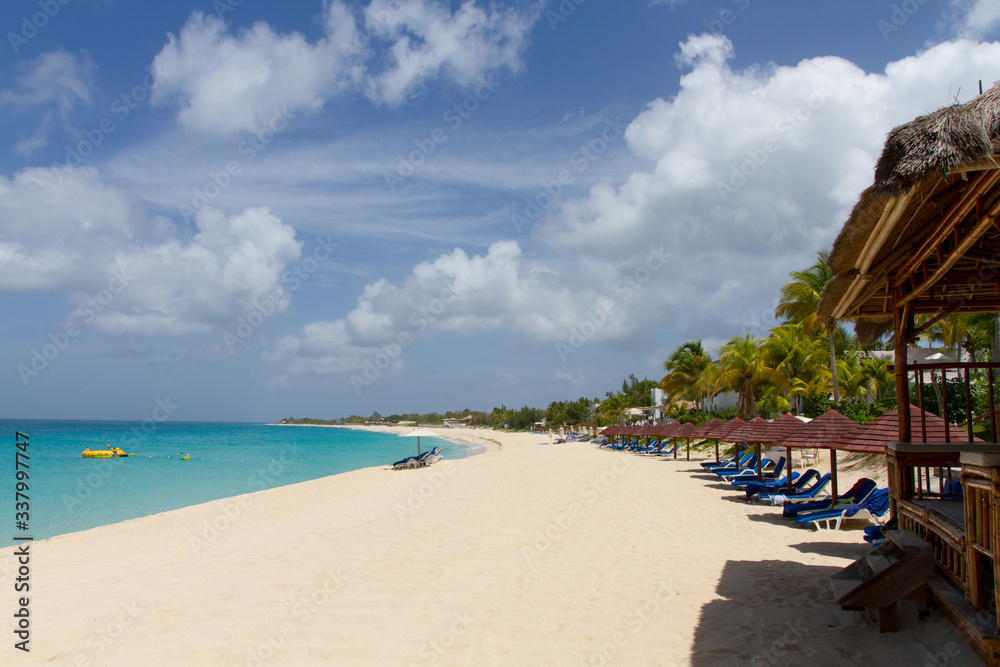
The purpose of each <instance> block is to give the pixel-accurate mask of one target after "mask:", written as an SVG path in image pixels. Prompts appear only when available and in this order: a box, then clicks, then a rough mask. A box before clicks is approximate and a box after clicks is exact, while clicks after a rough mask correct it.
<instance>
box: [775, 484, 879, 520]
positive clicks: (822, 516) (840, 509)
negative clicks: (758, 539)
mask: <svg viewBox="0 0 1000 667" xmlns="http://www.w3.org/2000/svg"><path fill="white" fill-rule="evenodd" d="M888 513H889V489H877V490H875V491H874V492H872V493H871V495H869V496H868V497H867V498H865V500H864V502H862V503H860V504H857V505H855V504H854V503H848V504H847V505H840V506H837V507H834V508H833V509H829V510H820V511H818V512H808V513H805V514H800V515H799V516H797V517H795V522H796V523H798V524H800V525H808V526H815V527H816V529H817V530H821V529H824V528H825V529H826V530H840V525H841V524H842V523H843V522H844V519H860V518H862V517H863V516H866V515H867V517H868V518H870V519H871V521H872V523H874V524H879V523H881V521H882V518H883V517H885V516H886V515H887V514H888Z"/></svg>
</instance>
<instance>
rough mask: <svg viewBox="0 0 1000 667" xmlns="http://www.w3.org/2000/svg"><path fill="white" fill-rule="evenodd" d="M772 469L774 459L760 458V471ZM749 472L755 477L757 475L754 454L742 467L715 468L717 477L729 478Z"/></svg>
mask: <svg viewBox="0 0 1000 667" xmlns="http://www.w3.org/2000/svg"><path fill="white" fill-rule="evenodd" d="M773 469H774V461H772V460H771V459H761V462H760V470H761V472H762V473H764V472H770V471H771V470H773ZM750 472H752V473H753V474H754V476H755V477H756V475H757V456H756V455H753V456H751V457H750V460H749V461H748V462H747V464H746V466H744V467H743V468H737V469H733V470H716V471H715V474H716V475H718V476H719V477H722V478H723V479H726V480H729V479H732V478H733V477H735V476H737V475H745V474H748V473H750Z"/></svg>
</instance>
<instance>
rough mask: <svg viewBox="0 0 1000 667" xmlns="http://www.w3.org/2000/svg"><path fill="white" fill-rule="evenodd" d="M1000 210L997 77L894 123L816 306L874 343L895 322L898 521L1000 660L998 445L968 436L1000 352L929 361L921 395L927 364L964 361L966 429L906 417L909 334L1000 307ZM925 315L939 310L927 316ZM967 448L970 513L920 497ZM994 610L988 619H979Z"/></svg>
mask: <svg viewBox="0 0 1000 667" xmlns="http://www.w3.org/2000/svg"><path fill="white" fill-rule="evenodd" d="M998 217H1000V86H994V87H992V88H991V89H989V90H988V91H987V92H986V93H985V94H983V95H980V96H979V97H978V98H976V99H975V100H973V101H971V102H969V103H967V104H956V105H953V106H949V107H946V108H943V109H939V110H937V111H935V112H933V113H930V114H928V115H926V116H921V117H920V118H917V119H915V120H913V121H912V122H910V123H907V124H905V125H901V126H900V127H897V128H895V129H894V130H892V131H891V132H890V133H889V136H888V139H887V141H886V144H885V149H884V150H883V152H882V155H881V157H880V158H879V160H878V164H877V166H876V169H875V182H874V183H873V184H872V186H871V187H869V188H868V189H867V190H865V191H864V192H863V193H862V194H861V197H860V199H859V201H858V203H857V204H856V205H855V207H854V210H853V211H852V212H851V214H850V217H849V218H848V219H847V222H846V223H845V224H844V227H843V229H842V230H841V232H840V235H839V236H838V237H837V240H836V242H835V243H834V246H833V249H832V251H831V252H830V256H829V260H828V262H829V265H830V267H831V268H832V269H833V273H834V277H833V279H832V280H831V281H830V283H829V285H828V286H827V288H826V291H825V292H824V294H823V298H822V300H821V302H820V306H819V314H820V315H821V316H824V317H832V318H836V319H843V318H848V319H853V320H856V325H855V331H856V332H857V334H858V337H859V339H860V340H861V342H862V343H863V344H867V343H871V342H873V341H874V340H876V339H878V337H879V336H881V335H883V334H884V333H886V332H889V331H892V332H893V335H894V338H895V368H894V372H895V376H896V391H897V396H899V397H900V398H901V400H900V403H899V412H898V415H897V423H896V427H897V434H896V438H897V440H898V444H896V445H890V447H889V449H888V450H887V454H886V458H887V464H888V467H889V484H890V495H891V497H892V506H893V513H894V516H895V517H896V518H897V519H898V520H899V525H900V527H902V528H904V529H907V530H911V531H913V532H915V533H916V534H918V535H919V536H920V537H922V538H923V539H924V540H926V541H927V542H928V543H930V544H931V545H932V547H933V550H934V561H935V567H936V571H937V573H938V574H939V575H942V576H936V577H930V578H927V579H926V582H925V589H926V591H927V592H928V593H929V594H930V595H931V596H932V597H933V598H934V599H935V600H936V601H937V602H938V604H939V605H940V606H941V608H942V609H944V610H945V612H946V613H947V614H948V615H949V617H951V618H952V619H953V620H954V621H955V622H956V623H957V624H958V625H959V626H960V628H961V630H962V631H963V634H964V635H965V636H967V637H969V638H970V643H972V645H973V646H974V647H976V649H977V650H978V651H979V653H980V655H982V656H983V657H984V659H986V660H987V662H989V663H990V664H1000V636H998V632H997V629H998V626H997V622H996V613H995V611H994V612H990V611H988V610H987V607H988V606H989V605H988V604H987V601H988V600H990V599H992V600H993V601H995V602H1000V584H995V583H994V582H1000V447H997V446H996V445H995V444H994V445H989V446H987V445H982V444H974V443H972V442H971V441H972V425H973V424H976V423H977V422H976V421H975V420H977V419H978V420H980V421H979V422H978V423H982V424H986V423H987V422H986V421H983V420H988V423H989V426H990V433H992V434H995V433H996V432H997V430H996V416H995V415H996V409H995V405H994V401H993V399H994V397H993V391H992V386H990V391H989V396H988V403H989V404H988V407H987V410H986V411H985V414H981V415H978V416H977V415H974V414H973V402H972V400H971V389H970V387H971V381H972V374H973V372H974V371H978V372H980V373H983V372H985V371H988V370H990V369H994V368H997V367H998V366H1000V365H998V364H992V363H956V362H951V363H941V364H928V365H924V364H921V365H920V367H919V369H917V376H918V377H917V388H918V390H919V391H918V397H917V400H918V405H919V404H920V403H922V401H923V395H922V390H923V380H924V378H923V377H922V375H923V370H921V369H929V370H939V371H944V370H951V371H952V373H953V374H954V372H955V371H958V372H959V373H960V374H961V377H962V379H963V381H964V384H965V398H966V400H965V410H964V412H965V414H964V415H961V416H960V418H956V416H954V415H948V414H947V412H945V411H942V414H941V417H942V418H943V419H944V420H945V421H946V422H950V423H962V422H964V423H965V424H967V425H969V427H968V431H967V432H962V431H960V430H959V429H957V428H954V429H952V427H949V430H948V431H946V432H945V438H944V440H943V441H939V442H933V441H931V440H930V436H929V435H928V436H926V438H927V439H926V441H925V440H924V437H925V435H924V429H923V428H921V429H915V428H914V422H913V420H911V419H910V418H909V412H910V405H909V402H908V401H907V400H906V397H907V396H908V394H909V382H908V376H909V371H910V369H909V368H908V364H907V353H906V347H907V345H910V344H912V343H914V342H915V341H916V337H917V335H918V334H919V333H921V332H922V331H924V330H926V329H927V328H928V327H929V326H932V325H933V324H934V323H935V322H937V321H939V320H940V319H941V318H943V317H945V316H947V315H949V314H951V313H968V312H990V313H993V312H998V311H1000V220H998ZM916 315H925V316H927V317H928V320H927V321H926V322H924V323H922V324H920V325H918V324H917V323H916V319H915V316H916ZM942 375H943V373H942ZM987 384H991V383H987ZM919 407H923V406H922V405H919ZM946 409H947V406H946V405H945V406H943V410H946ZM991 437H994V438H995V435H994V436H991ZM914 441H917V442H916V443H915V442H914ZM960 441H964V443H963V444H958V443H959V442H960ZM977 450H978V451H977ZM956 454H958V459H959V463H960V464H961V467H962V474H961V479H962V486H963V490H964V507H963V510H964V511H963V513H962V516H961V517H956V516H949V513H948V512H946V511H945V505H938V506H934V505H932V504H928V503H927V502H923V501H926V500H927V495H926V494H925V496H924V499H922V501H921V502H920V503H919V504H918V502H917V501H918V500H921V499H918V498H915V497H914V493H915V489H916V488H918V487H917V486H916V485H915V483H914V480H915V479H918V478H920V477H921V476H924V477H925V478H926V476H927V475H928V474H930V473H931V472H932V471H933V472H937V470H938V469H939V468H941V467H946V466H947V465H948V463H949V462H951V461H953V460H954V459H955V456H956ZM939 500H943V499H939ZM948 507H949V508H953V504H952V505H948ZM938 510H941V511H938ZM995 608H996V607H994V609H995ZM983 614H985V615H987V616H988V617H989V618H990V621H989V623H987V624H985V625H986V626H989V627H984V624H983V623H981V622H980V621H981V619H982V618H983ZM977 619H979V620H977Z"/></svg>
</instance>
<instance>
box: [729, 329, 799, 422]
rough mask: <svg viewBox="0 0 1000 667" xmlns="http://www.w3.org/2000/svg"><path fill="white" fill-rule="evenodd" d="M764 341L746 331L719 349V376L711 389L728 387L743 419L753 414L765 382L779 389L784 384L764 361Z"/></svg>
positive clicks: (783, 380)
mask: <svg viewBox="0 0 1000 667" xmlns="http://www.w3.org/2000/svg"><path fill="white" fill-rule="evenodd" d="M765 344H766V341H765V340H758V339H756V338H754V337H753V336H751V335H750V334H749V333H747V334H746V335H744V336H736V337H735V338H733V339H732V340H730V341H729V342H728V343H726V344H725V345H723V346H722V347H721V348H719V351H720V354H719V360H718V362H717V364H718V367H719V375H718V377H717V378H716V381H715V390H716V391H720V390H723V389H729V390H732V391H735V392H736V393H737V394H738V395H739V399H738V401H737V408H738V409H739V412H740V417H742V418H743V419H747V418H750V417H753V416H754V415H755V414H757V395H758V392H759V391H760V390H762V389H763V388H764V386H765V385H767V384H771V385H774V386H776V387H779V388H784V387H787V385H788V382H787V381H786V380H785V376H784V375H782V374H781V373H780V372H779V371H778V370H776V369H775V368H772V367H771V366H769V365H768V364H767V358H766V354H765V353H764V345H765Z"/></svg>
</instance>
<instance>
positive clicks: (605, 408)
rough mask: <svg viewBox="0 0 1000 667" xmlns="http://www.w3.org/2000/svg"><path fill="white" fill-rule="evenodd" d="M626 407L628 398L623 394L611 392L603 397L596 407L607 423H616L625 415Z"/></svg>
mask: <svg viewBox="0 0 1000 667" xmlns="http://www.w3.org/2000/svg"><path fill="white" fill-rule="evenodd" d="M628 407H629V406H628V398H627V397H626V396H625V395H624V394H613V395H611V396H608V397H607V398H606V399H604V401H603V402H601V407H600V408H598V409H599V410H600V411H601V416H602V417H604V420H605V421H606V422H607V423H610V424H617V423H619V422H621V420H622V418H623V417H624V416H625V409H626V408H628Z"/></svg>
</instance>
